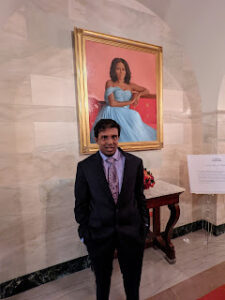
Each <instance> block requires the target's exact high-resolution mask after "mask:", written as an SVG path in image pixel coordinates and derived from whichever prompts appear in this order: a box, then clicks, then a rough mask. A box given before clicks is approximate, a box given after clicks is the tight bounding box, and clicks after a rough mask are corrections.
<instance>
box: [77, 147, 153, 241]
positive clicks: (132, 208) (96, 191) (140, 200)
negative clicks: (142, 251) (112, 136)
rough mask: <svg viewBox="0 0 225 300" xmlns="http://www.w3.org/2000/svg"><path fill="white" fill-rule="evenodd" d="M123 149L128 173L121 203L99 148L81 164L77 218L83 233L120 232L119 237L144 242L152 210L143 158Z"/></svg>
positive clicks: (102, 235)
mask: <svg viewBox="0 0 225 300" xmlns="http://www.w3.org/2000/svg"><path fill="white" fill-rule="evenodd" d="M119 150H120V151H121V152H122V154H123V155H124V156H125V166H124V176H123V183H122V188H121V192H120V194H119V197H118V201H117V204H115V203H114V200H113V197H112V194H111V191H110V189H109V186H108V182H107V180H106V177H105V173H104V167H103V162H102V158H101V156H100V154H99V152H97V153H95V154H93V155H91V156H89V157H88V158H86V159H84V160H83V161H81V162H79V163H78V165H77V175H76V181H75V199H76V200H75V209H74V212H75V219H76V221H77V222H78V223H79V228H78V232H79V236H80V237H83V238H84V241H85V243H87V242H88V240H101V239H104V238H107V237H110V236H111V235H113V234H114V233H115V232H117V234H118V236H119V238H125V237H126V238H130V239H132V240H135V241H137V242H143V241H144V240H145V237H146V232H147V229H148V227H147V226H146V224H148V226H149V213H148V210H147V209H146V201H145V196H144V194H143V164H142V160H141V159H140V158H138V157H136V156H134V155H132V154H130V153H126V152H124V151H122V150H121V149H120V148H119Z"/></svg>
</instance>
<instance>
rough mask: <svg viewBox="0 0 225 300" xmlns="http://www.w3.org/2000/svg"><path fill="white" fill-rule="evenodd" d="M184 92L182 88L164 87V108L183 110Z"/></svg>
mask: <svg viewBox="0 0 225 300" xmlns="http://www.w3.org/2000/svg"><path fill="white" fill-rule="evenodd" d="M183 97H184V92H183V91H181V90H169V89H163V110H164V111H175V112H183V110H184V105H183Z"/></svg>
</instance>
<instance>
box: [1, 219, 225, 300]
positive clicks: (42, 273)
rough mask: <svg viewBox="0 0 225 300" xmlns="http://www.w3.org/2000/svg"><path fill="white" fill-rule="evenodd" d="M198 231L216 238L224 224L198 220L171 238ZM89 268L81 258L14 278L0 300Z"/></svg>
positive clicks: (8, 282)
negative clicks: (206, 232)
mask: <svg viewBox="0 0 225 300" xmlns="http://www.w3.org/2000/svg"><path fill="white" fill-rule="evenodd" d="M200 229H205V230H206V231H208V232H212V234H213V235H215V236H218V235H220V234H222V233H225V224H222V225H219V226H215V225H213V224H211V223H209V222H207V221H205V220H199V221H196V222H193V223H189V224H185V225H183V226H180V227H176V228H175V229H174V230H173V238H176V237H179V236H183V235H185V234H188V233H190V232H194V231H197V230H200ZM89 267H90V260H89V258H88V256H83V257H79V258H77V259H74V260H71V261H68V262H65V263H61V264H58V265H55V266H52V267H49V268H46V269H43V270H39V271H37V272H33V273H31V274H27V275H24V276H22V277H18V278H14V279H12V280H9V281H7V282H4V283H1V284H0V299H5V298H7V297H10V296H13V295H16V294H18V293H21V292H24V291H26V290H29V289H31V288H34V287H37V286H39V285H41V284H44V283H47V282H50V281H53V280H56V279H58V278H60V277H63V276H64V275H68V274H72V273H75V272H78V271H81V270H83V269H86V268H89Z"/></svg>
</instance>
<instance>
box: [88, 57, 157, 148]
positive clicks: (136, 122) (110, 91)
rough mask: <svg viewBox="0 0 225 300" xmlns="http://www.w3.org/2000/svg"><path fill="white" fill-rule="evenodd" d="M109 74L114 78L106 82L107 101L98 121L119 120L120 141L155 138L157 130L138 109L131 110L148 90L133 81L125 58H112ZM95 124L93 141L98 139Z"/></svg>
mask: <svg viewBox="0 0 225 300" xmlns="http://www.w3.org/2000/svg"><path fill="white" fill-rule="evenodd" d="M110 77H111V79H110V80H108V81H107V82H106V85H105V96H104V99H105V104H104V106H103V107H102V109H101V110H100V112H99V113H98V115H97V117H96V120H95V123H96V122H97V121H99V120H100V119H113V120H115V121H116V122H117V123H119V124H120V126H121V133H120V142H144V141H154V140H156V138H157V134H156V130H155V129H154V128H152V127H151V126H149V125H147V124H145V123H144V122H143V121H142V119H141V116H140V115H139V113H138V112H137V111H134V110H132V109H130V105H133V106H136V105H137V104H138V102H139V99H140V97H145V96H148V95H149V91H148V90H147V89H146V88H144V87H141V86H139V85H137V84H135V83H132V82H130V79H131V72H130V68H129V65H128V63H127V62H126V60H125V59H123V58H114V59H113V60H112V63H111V67H110ZM94 125H95V124H94ZM94 125H93V127H92V130H91V143H94V142H95V138H94V131H93V128H94Z"/></svg>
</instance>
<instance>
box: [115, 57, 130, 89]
mask: <svg viewBox="0 0 225 300" xmlns="http://www.w3.org/2000/svg"><path fill="white" fill-rule="evenodd" d="M118 63H122V64H124V67H125V70H126V75H125V78H124V81H125V83H127V84H129V83H130V78H131V71H130V68H129V65H128V63H127V61H126V60H125V59H123V58H119V57H116V58H114V59H113V60H112V62H111V67H110V77H111V79H112V81H113V82H116V81H117V80H118V78H117V76H116V65H117V64H118Z"/></svg>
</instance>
